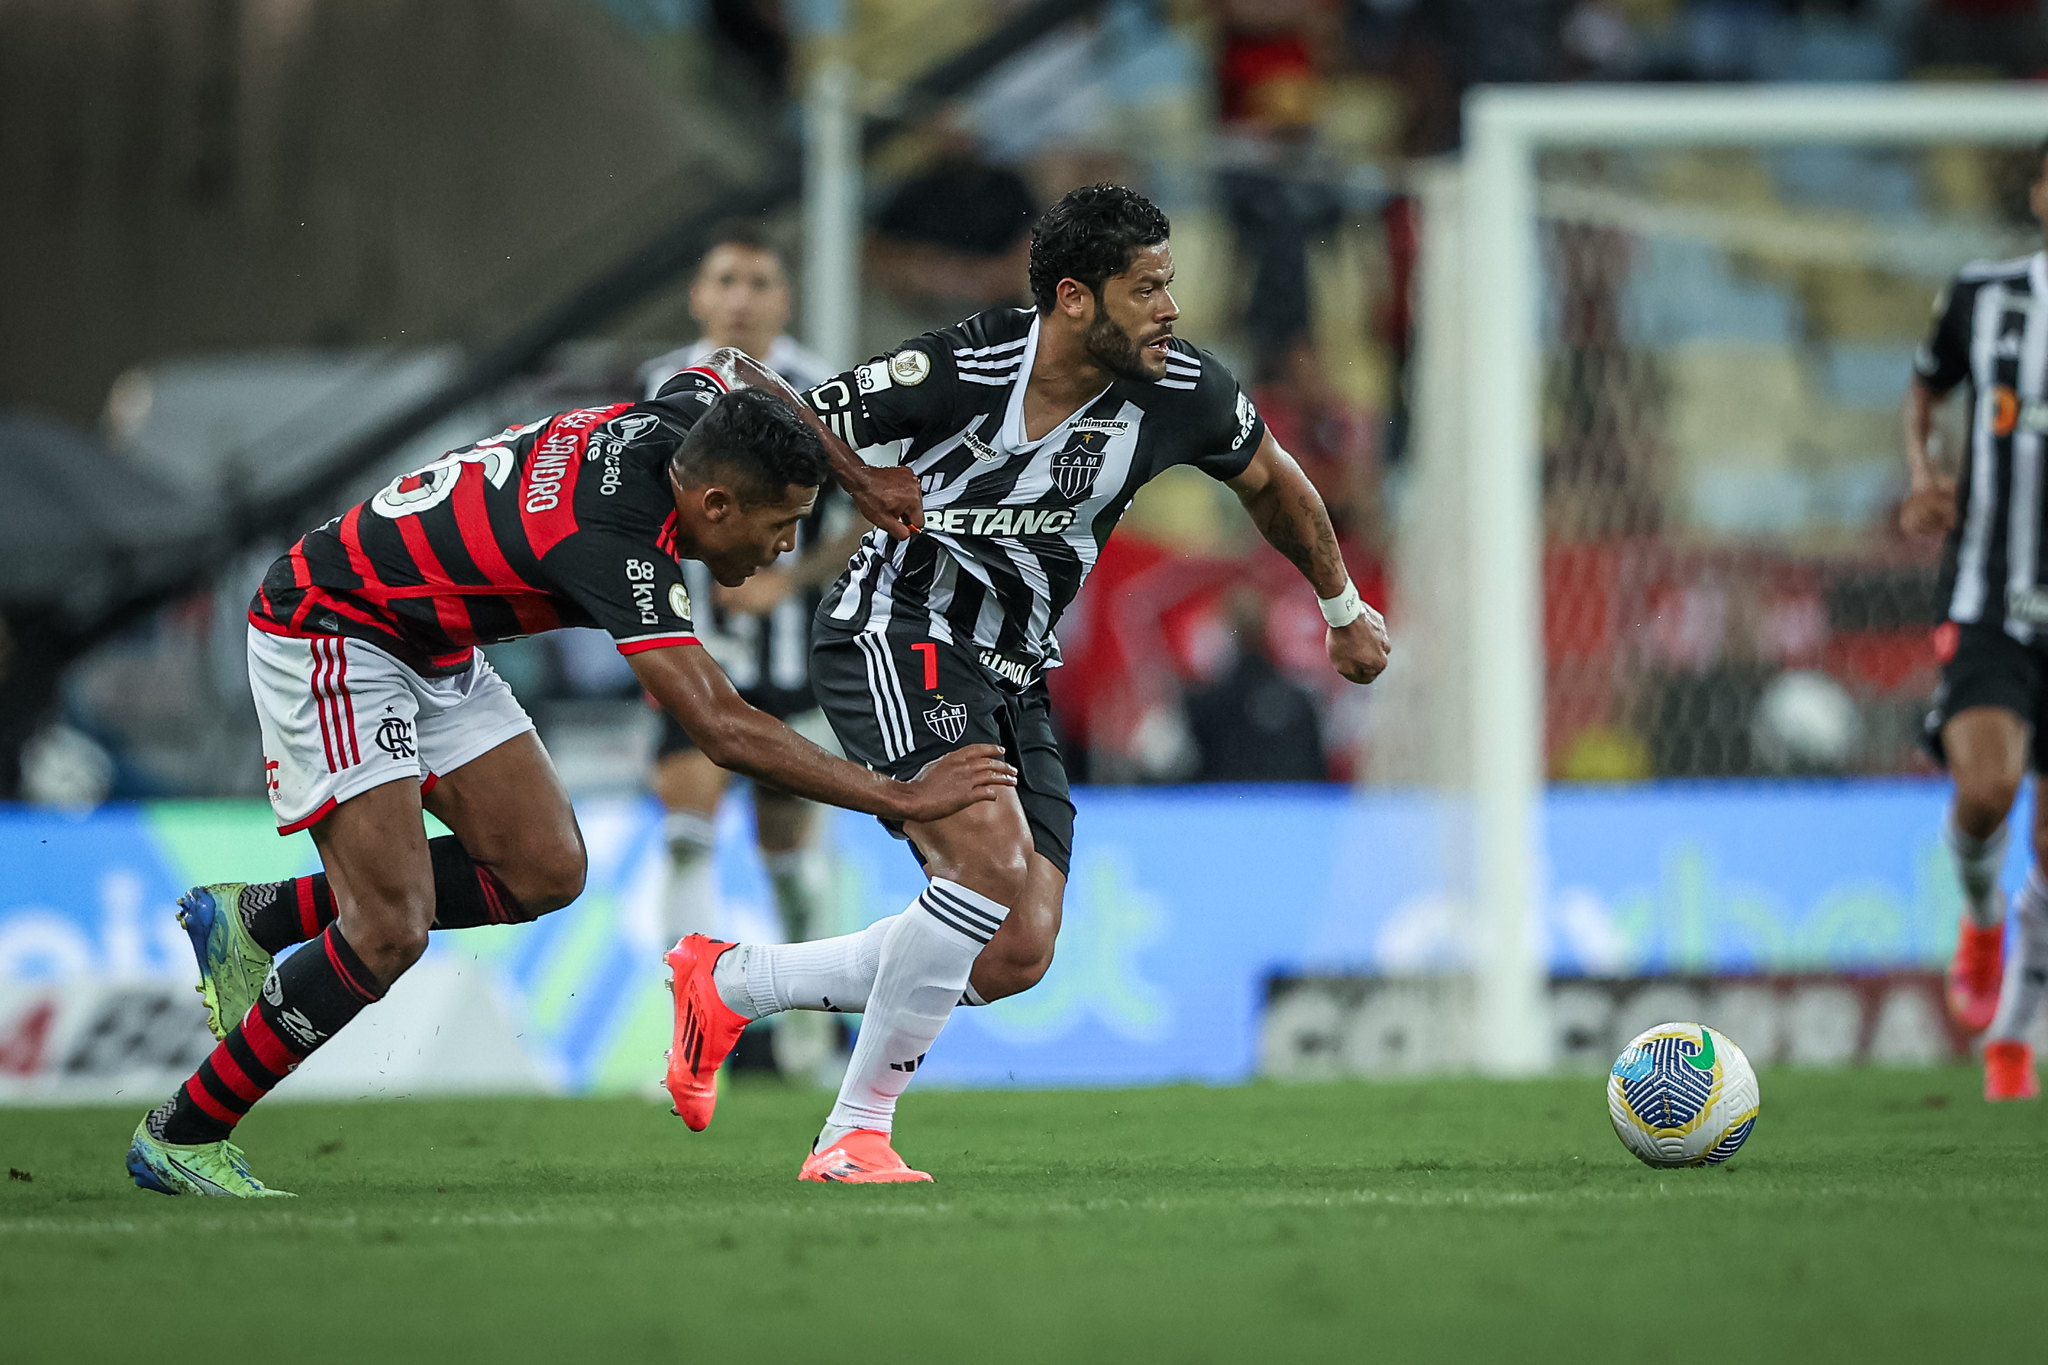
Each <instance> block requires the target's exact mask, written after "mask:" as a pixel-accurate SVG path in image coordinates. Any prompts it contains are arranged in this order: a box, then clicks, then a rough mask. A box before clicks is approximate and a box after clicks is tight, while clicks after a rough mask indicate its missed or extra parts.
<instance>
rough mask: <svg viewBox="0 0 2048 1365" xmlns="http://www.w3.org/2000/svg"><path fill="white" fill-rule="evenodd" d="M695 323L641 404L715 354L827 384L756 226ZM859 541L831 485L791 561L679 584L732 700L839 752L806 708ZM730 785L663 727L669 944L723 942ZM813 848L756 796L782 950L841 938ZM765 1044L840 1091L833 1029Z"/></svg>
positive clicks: (804, 833) (717, 259)
mask: <svg viewBox="0 0 2048 1365" xmlns="http://www.w3.org/2000/svg"><path fill="white" fill-rule="evenodd" d="M690 316H691V317H692V318H693V319H695V321H696V322H697V325H698V326H700V327H702V328H703V329H704V331H703V335H702V336H700V337H699V338H698V339H697V340H696V341H694V342H692V343H691V344H690V345H688V346H684V347H681V348H679V349H677V350H673V351H670V352H668V353H667V354H665V355H661V356H657V357H656V358H655V359H653V360H651V361H649V362H648V363H647V364H646V366H645V367H644V368H643V369H642V371H641V380H642V383H643V386H644V393H645V396H647V397H650V398H651V397H653V396H654V395H655V394H656V393H658V392H659V391H660V389H661V386H662V385H663V384H665V383H667V382H668V380H669V379H670V378H671V377H672V376H674V375H675V374H677V373H679V372H681V371H683V370H685V369H688V368H689V367H690V366H692V365H695V364H697V363H699V362H700V361H702V360H703V359H704V358H705V357H706V356H707V355H709V354H710V353H711V352H712V351H713V350H715V349H717V348H719V347H722V346H729V347H732V348H733V349H735V350H738V351H742V352H744V353H745V354H747V355H750V356H752V357H753V358H754V359H756V360H759V361H761V362H762V363H763V364H765V365H767V366H768V368H769V369H771V370H774V371H775V372H776V373H778V374H780V375H781V376H783V378H785V379H787V380H788V381H789V382H790V384H791V385H792V386H794V387H795V388H798V389H808V388H810V387H811V386H812V385H814V384H817V383H820V382H821V381H823V380H824V379H826V378H827V377H829V376H830V374H831V367H830V366H828V365H826V364H825V362H824V361H822V360H820V359H819V358H818V357H817V356H815V355H813V354H811V352H809V351H807V350H805V349H804V348H803V347H801V346H799V345H798V344H797V343H796V341H795V340H794V339H793V338H791V337H790V336H789V335H788V334H787V333H786V332H784V331H783V328H784V327H786V326H787V325H788V323H789V317H790V288H789V273H788V270H787V267H786V264H785V262H784V261H783V259H782V256H781V253H780V252H778V251H777V250H776V249H775V248H774V247H773V246H772V245H770V243H769V241H768V238H767V237H766V236H765V235H764V234H763V233H761V232H760V230H759V229H757V228H755V227H754V226H753V225H752V224H749V223H745V222H738V221H735V222H731V223H727V224H724V225H723V226H721V227H720V228H719V230H718V231H717V232H716V233H715V234H714V236H713V238H712V243H711V249H710V250H709V251H707V252H706V253H705V255H704V259H703V261H702V262H701V263H700V264H699V265H698V267H697V274H696V277H695V278H694V279H693V280H692V281H691V284H690ZM866 529H867V527H866V525H865V523H863V522H862V521H861V520H860V519H859V518H858V517H857V516H855V515H854V512H853V506H852V504H851V503H850V502H849V501H848V499H847V497H846V494H845V493H844V492H843V491H842V490H841V489H840V488H839V487H838V485H837V484H833V483H829V482H828V483H827V484H826V485H825V486H824V487H823V488H822V489H820V490H819V492H818V501H817V505H816V506H814V507H813V508H812V509H811V512H810V515H808V516H806V517H805V518H804V519H803V520H802V521H801V522H800V523H798V526H797V535H796V548H795V549H794V550H793V551H791V552H790V554H788V555H785V556H784V557H783V559H782V560H780V561H778V562H777V564H775V565H773V566H770V567H769V568H766V569H763V570H761V572H759V573H757V574H755V575H754V576H753V577H752V578H750V579H748V580H747V582H746V583H745V584H744V585H742V586H740V587H738V588H722V587H720V586H718V585H717V584H716V583H714V582H712V579H711V575H710V573H709V572H708V571H707V570H706V569H705V567H704V566H703V565H702V564H698V563H696V562H694V561H690V562H686V563H685V564H684V565H683V581H684V582H685V583H686V584H688V586H689V591H690V600H691V601H692V602H694V603H695V604H696V606H697V613H698V614H697V618H696V620H697V632H698V635H699V636H700V637H701V638H702V639H703V641H704V644H705V647H706V648H708V649H709V650H710V651H711V655H712V657H713V658H715V659H717V660H718V662H719V664H720V665H721V666H722V667H723V668H724V669H725V671H726V675H727V676H728V677H730V678H731V679H732V684H733V687H734V688H735V689H736V690H737V691H738V692H739V694H740V696H741V697H743V698H744V699H745V700H746V702H747V704H748V705H750V706H754V707H757V708H758V709H760V710H762V711H766V712H767V713H768V714H769V715H771V716H774V717H776V718H777V719H778V720H782V721H785V722H787V723H788V724H789V725H790V726H791V728H793V729H795V730H796V731H797V732H798V733H799V734H801V735H803V736H805V737H806V738H808V739H810V740H812V741H814V742H816V743H819V744H822V745H824V746H825V747H826V748H828V749H832V750H833V751H834V752H836V751H837V745H836V743H835V742H834V740H833V739H832V730H831V727H830V726H829V725H827V724H826V723H825V718H824V715H823V713H822V712H820V711H819V710H818V703H817V699H816V698H815V697H813V696H812V695H811V682H810V654H811V617H812V615H813V614H814V613H815V612H816V611H817V609H818V601H819V598H820V596H821V595H822V591H823V589H824V586H825V585H826V584H828V583H830V582H831V581H832V580H833V579H835V578H837V577H838V576H839V572H840V570H842V569H844V568H845V567H846V560H847V557H848V556H849V555H851V554H852V553H853V550H854V547H855V546H857V545H859V544H860V538H861V534H862V532H863V531H865V530H866ZM730 776H731V775H730V774H729V773H727V772H726V770H725V769H723V768H721V767H719V766H718V765H717V764H715V763H713V762H712V761H711V760H710V759H708V758H706V757H705V756H704V753H703V751H702V750H701V749H699V748H698V747H697V746H696V744H695V743H693V742H692V741H691V739H690V736H689V734H688V732H687V731H685V730H684V729H683V727H682V726H681V725H679V724H677V723H676V720H675V718H674V717H673V716H670V715H668V714H667V713H666V712H664V713H663V714H662V724H661V741H660V747H659V749H658V750H657V752H656V758H655V770H654V790H655V794H656V795H657V796H659V797H660V798H661V803H662V805H663V806H665V807H666V808H667V812H668V813H667V817H666V827H665V833H666V836H667V842H668V853H669V879H668V889H667V891H666V893H665V894H664V896H663V898H662V935H663V942H665V943H673V942H675V941H676V940H677V939H679V938H682V937H683V936H684V935H686V934H698V933H703V934H709V933H714V932H716V930H717V923H716V920H717V913H718V895H717V881H716V875H715V870H714V868H713V865H712V859H711V854H712V850H713V849H714V847H716V844H717V822H718V804H719V801H720V800H721V799H722V798H723V797H724V795H725V789H726V784H727V782H728V780H729V779H730ZM817 835H818V820H817V808H816V807H815V806H813V805H812V804H811V803H810V802H808V801H805V800H803V799H801V798H799V797H795V796H791V795H790V794H789V793H787V792H784V791H781V790H778V789H777V788H774V787H772V786H764V785H761V784H759V783H756V784H755V786H754V837H755V840H756V842H757V843H758V844H759V846H760V849H761V862H762V864H763V866H764V867H765V868H766V869H767V873H768V882H769V885H770V886H771V887H772V888H773V890H774V895H775V909H776V912H777V915H778V916H779V918H780V919H781V922H782V933H783V936H784V938H786V939H787V940H788V941H789V942H791V943H801V942H803V941H804V940H805V939H810V938H816V937H818V936H819V935H820V934H825V933H834V932H837V931H838V929H839V924H838V922H837V919H836V917H835V913H834V912H835V911H836V909H837V907H836V904H835V902H834V900H833V897H832V889H831V888H832V877H831V871H830V868H829V866H828V865H827V863H826V859H825V855H824V851H823V850H822V849H820V848H819V847H818V838H817ZM766 1036H767V1039H768V1040H770V1041H771V1042H772V1046H773V1053H774V1059H775V1064H776V1066H777V1068H778V1069H780V1070H781V1071H782V1072H783V1073H784V1074H785V1075H800V1074H801V1075H821V1076H822V1077H823V1078H824V1079H826V1080H827V1082H828V1083H836V1077H833V1076H832V1075H831V1072H832V1070H833V1069H834V1068H835V1066H836V1065H839V1064H843V1055H842V1054H843V1048H842V1047H841V1046H840V1044H841V1040H842V1031H841V1029H840V1028H839V1026H838V1021H837V1020H833V1019H829V1018H826V1017H825V1016H822V1015H803V1016H799V1017H792V1018H789V1019H783V1020H778V1021H777V1023H776V1026H775V1028H774V1029H772V1030H770V1031H768V1033H767V1035H766ZM739 1060H740V1061H741V1062H744V1061H746V1060H747V1059H746V1058H745V1057H742V1058H741V1059H739ZM821 1067H822V1068H824V1071H822V1072H821V1071H820V1068H821Z"/></svg>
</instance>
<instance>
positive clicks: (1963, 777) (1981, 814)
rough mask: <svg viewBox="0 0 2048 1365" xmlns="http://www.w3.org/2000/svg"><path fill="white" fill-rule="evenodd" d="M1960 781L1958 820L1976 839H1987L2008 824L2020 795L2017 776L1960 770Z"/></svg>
mask: <svg viewBox="0 0 2048 1365" xmlns="http://www.w3.org/2000/svg"><path fill="white" fill-rule="evenodd" d="M1955 780H1956V821H1957V823H1958V824H1960V825H1961V826H1962V827H1963V829H1964V830H1965V831H1966V832H1967V833H1969V834H1970V835H1972V836H1973V837H1975V838H1980V839H1981V838H1985V837H1987V836H1988V835H1990V834H1991V832H1992V831H1993V830H1995V829H1997V828H1998V826H1999V825H2000V824H2001V823H2003V822H2004V820H2005V817H2006V816H2007V814H2009V813H2010V812H2011V810H2012V803H2013V802H2014V800H2016V799H2017V798H2018V796H2019V790H2020V779H2019V775H2018V774H2016V773H2012V774H2008V773H2004V772H1999V771H1982V770H1979V771H1959V772H1957V773H1956V775H1955Z"/></svg>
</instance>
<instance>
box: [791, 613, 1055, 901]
mask: <svg viewBox="0 0 2048 1365" xmlns="http://www.w3.org/2000/svg"><path fill="white" fill-rule="evenodd" d="M981 654H982V651H981V650H979V649H976V648H974V647H972V646H966V645H952V644H946V643H944V642H941V641H935V640H932V639H930V638H928V637H926V636H923V635H916V634H911V633H909V632H907V631H906V632H905V633H903V634H900V635H899V634H897V633H895V632H893V631H892V632H890V633H888V634H886V635H885V634H881V633H876V632H868V633H863V634H860V635H853V636H845V635H829V634H824V633H820V634H819V635H818V636H817V638H816V639H814V640H813V641H812V643H811V687H812V690H813V691H815V692H816V693H817V697H818V705H819V706H821V707H823V708H824V711H825V718H826V719H827V720H829V721H830V722H831V723H832V731H833V733H834V734H836V735H838V736H839V742H840V744H841V745H842V746H844V747H845V749H846V756H847V757H848V758H850V759H852V760H853V761H854V762H856V763H864V764H866V765H867V766H868V767H869V768H872V769H873V770H874V771H876V772H878V773H886V774H888V775H889V776H890V777H894V778H899V779H906V780H907V779H909V778H913V777H915V776H917V773H918V770H919V769H920V768H922V767H924V765H925V764H927V763H929V762H931V761H932V760H933V759H935V758H938V757H940V756H942V755H944V754H948V753H951V752H952V751H953V750H955V749H959V748H963V747H965V746H966V745H969V744H1000V745H1002V746H1003V754H1004V757H1006V758H1007V759H1009V761H1010V762H1011V763H1013V764H1015V765H1016V768H1017V797H1018V799H1019V801H1020V802H1022V804H1023V806H1024V820H1025V823H1026V824H1028V825H1029V826H1030V828H1031V842H1032V844H1033V846H1034V847H1035V848H1036V849H1037V850H1038V852H1039V853H1040V854H1041V855H1043V856H1044V857H1045V859H1046V860H1047V861H1048V862H1050V863H1051V864H1052V865H1053V866H1055V867H1057V868H1058V869H1059V870H1060V872H1061V874H1062V875H1065V873H1066V871H1067V865H1068V862H1069V860H1070V858H1071V855H1072V851H1073V846H1074V802H1073V800H1072V798H1071V797H1070V796H1069V795H1068V791H1067V765H1066V763H1065V761H1064V760H1062V759H1061V758H1060V748H1059V744H1058V743H1057V741H1055V740H1054V738H1053V730H1052V704H1051V702H1050V701H1049V700H1048V698H1047V697H1046V692H1045V681H1044V679H1042V678H1040V677H1038V676H1037V674H1036V670H1033V669H1027V668H1025V667H1023V666H1021V665H1020V664H1018V663H1017V662H1016V661H1009V660H995V661H994V662H995V663H996V664H1000V665H1004V666H1006V667H1007V669H1008V671H1009V673H1010V675H1011V676H1008V677H1006V676H1004V675H1003V674H1002V673H998V672H997V671H996V670H995V668H994V667H992V666H988V665H984V664H983V662H982V659H981ZM882 823H883V825H884V826H886V827H887V828H888V830H889V832H890V833H891V834H894V835H895V836H896V837H897V838H899V839H900V838H902V837H903V830H902V827H901V826H900V825H899V824H897V823H896V822H894V821H890V820H884V821H883V822H882ZM913 851H914V850H913Z"/></svg>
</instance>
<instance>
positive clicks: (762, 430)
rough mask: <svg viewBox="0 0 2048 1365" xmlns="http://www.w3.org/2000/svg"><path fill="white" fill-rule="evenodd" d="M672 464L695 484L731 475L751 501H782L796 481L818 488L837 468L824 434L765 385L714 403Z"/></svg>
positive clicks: (742, 498)
mask: <svg viewBox="0 0 2048 1365" xmlns="http://www.w3.org/2000/svg"><path fill="white" fill-rule="evenodd" d="M669 469H670V470H671V471H673V473H674V474H675V477H676V481H677V482H678V483H681V484H683V485H684V486H685V487H689V488H701V487H703V486H704V485H705V484H707V483H711V482H713V481H714V480H718V479H720V478H725V479H730V480H731V481H732V484H733V491H734V492H735V493H737V494H738V495H739V499H740V502H741V503H742V504H743V505H746V506H758V505H759V504H761V503H764V502H779V501H781V499H782V496H783V494H784V493H785V492H787V491H788V489H789V486H790V485H791V484H802V485H803V486H804V487H805V488H816V487H818V486H819V485H820V484H822V483H824V482H825V479H826V477H827V476H828V475H829V474H830V473H831V472H832V466H831V465H830V464H829V463H828V462H827V461H826V459H825V444H824V442H822V441H820V440H819V439H818V434H817V433H816V432H815V431H812V430H811V429H810V428H809V427H807V426H805V425H804V424H803V422H802V421H800V420H799V419H798V418H797V415H796V414H795V413H793V412H791V411H790V410H789V408H788V407H787V406H785V405H784V403H783V401H782V400H781V399H780V398H777V397H775V396H774V395H773V394H770V393H766V392H763V391H762V390H760V389H735V390H733V391H732V392H731V393H728V394H725V395H723V396H721V397H720V398H719V400H718V401H717V402H715V403H713V404H712V405H711V410H710V411H708V412H706V413H705V414H704V415H703V416H702V417H700V418H698V419H697V425H695V426H693V427H691V428H690V433H689V435H687V436H685V437H683V439H682V441H681V443H680V444H678V445H677V446H676V451H675V454H673V455H671V456H669Z"/></svg>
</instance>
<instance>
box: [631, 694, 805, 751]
mask: <svg viewBox="0 0 2048 1365" xmlns="http://www.w3.org/2000/svg"><path fill="white" fill-rule="evenodd" d="M740 700H741V701H743V702H745V703H746V704H747V705H749V706H751V707H753V708H754V709H755V710H757V711H766V712H767V713H768V714H769V715H771V716H773V717H775V719H777V720H788V719H789V718H790V717H791V716H800V715H802V714H803V713H804V712H806V711H815V710H817V709H818V699H817V698H816V697H815V696H813V695H812V694H811V689H810V688H808V687H798V688H787V687H745V688H741V689H740ZM696 748H697V741H696V740H694V739H691V738H690V732H689V731H688V730H685V729H684V728H683V727H682V726H680V725H678V724H676V718H675V717H674V716H672V715H670V714H669V713H668V712H666V711H663V712H662V713H661V743H660V744H658V745H656V746H655V750H654V757H655V761H656V762H659V761H660V760H662V759H664V758H667V757H668V756H669V755H670V754H687V753H692V752H694V751H695V750H696Z"/></svg>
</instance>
